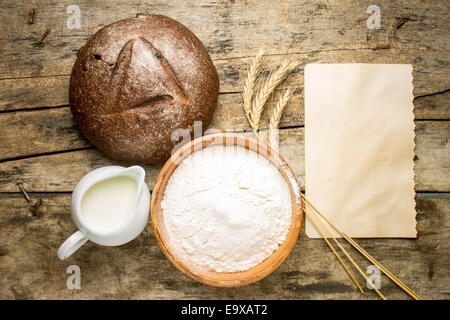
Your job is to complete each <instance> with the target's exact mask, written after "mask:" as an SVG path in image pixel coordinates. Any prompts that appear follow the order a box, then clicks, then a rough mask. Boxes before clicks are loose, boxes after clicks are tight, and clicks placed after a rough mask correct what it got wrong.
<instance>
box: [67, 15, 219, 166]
mask: <svg viewBox="0 0 450 320" xmlns="http://www.w3.org/2000/svg"><path fill="white" fill-rule="evenodd" d="M218 92H219V79H218V76H217V72H216V70H215V68H214V64H213V63H212V61H211V58H210V57H209V55H208V52H207V51H206V49H205V48H204V47H203V45H202V43H201V42H200V40H199V39H198V38H197V37H196V36H195V35H194V34H193V33H192V32H191V31H189V30H188V29H187V28H186V27H185V26H183V25H182V24H180V23H179V22H177V21H175V20H173V19H170V18H168V17H165V16H162V15H139V17H137V18H130V19H125V20H121V21H117V22H115V23H112V24H110V25H108V26H105V27H103V28H102V29H101V30H99V31H98V32H97V33H96V34H95V35H93V36H92V37H91V38H90V39H89V40H88V42H87V43H86V44H85V45H84V46H83V47H82V48H81V49H80V50H79V51H78V54H77V61H76V62H75V65H74V67H73V69H72V75H71V78H70V90H69V101H70V109H71V111H72V114H73V116H74V118H75V121H76V122H77V124H78V127H79V129H80V131H81V132H82V134H83V135H84V136H85V137H86V138H87V139H88V140H89V141H90V142H91V143H92V144H94V145H95V146H97V147H98V148H99V149H101V150H102V151H104V152H105V153H106V154H108V155H109V156H111V157H113V158H116V159H120V160H127V161H133V162H145V163H163V162H164V161H166V160H167V159H168V158H169V157H170V155H171V152H172V150H173V148H174V146H175V145H177V144H178V143H179V142H180V141H178V140H176V139H173V137H172V134H173V132H176V130H178V129H185V130H187V131H188V132H189V134H190V135H191V137H192V136H193V133H194V130H193V124H194V122H195V121H201V122H202V132H204V130H206V128H207V126H208V124H209V122H210V121H211V118H212V115H213V112H214V108H215V106H216V104H217V97H218ZM183 141H184V140H183Z"/></svg>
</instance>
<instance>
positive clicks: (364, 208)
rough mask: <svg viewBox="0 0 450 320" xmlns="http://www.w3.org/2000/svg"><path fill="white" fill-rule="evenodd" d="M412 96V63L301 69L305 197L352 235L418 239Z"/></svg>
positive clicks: (312, 230) (311, 233) (311, 234)
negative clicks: (303, 105) (302, 81)
mask: <svg viewBox="0 0 450 320" xmlns="http://www.w3.org/2000/svg"><path fill="white" fill-rule="evenodd" d="M412 91H413V86H412V66H411V65H399V64H309V65H307V66H306V67H305V175H306V177H305V180H306V181H305V183H306V184H305V187H306V197H307V198H308V199H309V201H311V202H312V203H313V204H314V205H315V206H316V207H317V208H318V209H319V210H320V211H321V212H322V213H323V214H325V215H326V216H327V217H329V218H330V220H331V221H332V222H333V223H335V224H336V225H337V226H338V227H339V228H340V229H341V230H342V231H344V232H345V233H347V234H348V235H349V236H351V237H406V238H415V237H416V236H417V233H416V220H415V216H416V210H415V200H414V197H415V192H414V171H413V170H414V162H413V161H414V160H413V159H414V146H415V144H414V136H415V134H414V114H413V102H412V101H413V93H412ZM306 233H307V235H308V236H309V237H312V238H318V237H320V235H319V233H318V232H317V231H316V230H315V228H314V226H313V225H312V224H311V223H310V222H308V221H307V222H306ZM335 235H336V236H337V234H335Z"/></svg>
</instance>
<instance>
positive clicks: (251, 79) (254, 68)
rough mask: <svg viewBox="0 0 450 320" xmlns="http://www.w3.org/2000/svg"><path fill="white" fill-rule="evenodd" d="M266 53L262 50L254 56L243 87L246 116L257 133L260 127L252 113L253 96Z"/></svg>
mask: <svg viewBox="0 0 450 320" xmlns="http://www.w3.org/2000/svg"><path fill="white" fill-rule="evenodd" d="M263 55H264V52H263V51H262V50H261V51H259V52H258V54H257V55H256V56H255V57H254V58H253V60H252V63H251V65H250V68H249V69H248V73H247V77H246V79H245V81H244V88H243V100H244V111H245V116H246V117H247V120H248V123H249V124H250V127H251V128H252V129H253V131H254V132H255V133H256V134H257V132H258V127H257V126H256V125H255V122H254V120H253V118H252V116H251V114H252V110H251V109H252V97H253V93H254V91H255V84H256V80H257V79H258V76H259V74H260V70H261V60H262V57H263Z"/></svg>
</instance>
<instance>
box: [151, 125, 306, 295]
mask: <svg viewBox="0 0 450 320" xmlns="http://www.w3.org/2000/svg"><path fill="white" fill-rule="evenodd" d="M212 145H238V146H241V147H245V148H247V149H250V150H253V151H255V152H258V153H259V154H262V155H264V156H265V157H266V158H268V159H269V160H270V161H271V162H272V163H273V164H274V165H275V166H276V167H277V168H278V169H279V171H280V172H281V174H282V175H283V177H284V178H285V180H286V181H287V183H288V185H289V189H290V193H291V200H292V218H291V226H290V229H289V232H288V234H287V235H286V240H285V241H284V242H283V243H282V244H281V245H279V247H278V249H277V250H275V251H274V252H273V253H272V255H271V256H270V257H268V258H267V259H265V260H264V261H263V262H261V263H260V264H258V265H257V266H255V267H253V268H251V269H249V270H246V271H241V272H220V273H219V272H215V271H205V270H202V269H199V268H197V267H195V266H193V265H192V264H190V263H189V262H188V261H186V260H185V259H184V258H183V257H182V256H181V255H180V254H178V253H177V252H176V251H175V249H174V248H173V247H172V245H171V243H170V241H169V239H168V236H167V233H166V229H165V226H164V221H163V214H162V211H161V201H162V199H163V196H164V190H165V188H166V185H167V182H168V181H169V178H170V176H171V175H172V173H173V172H174V171H175V169H176V168H177V166H178V165H179V164H180V163H181V161H182V160H183V159H184V158H186V157H187V156H188V155H190V154H191V153H193V152H195V151H197V150H200V149H202V148H205V147H208V146H212ZM302 213H303V211H302V201H301V197H300V188H299V186H298V183H297V181H296V180H295V176H294V174H293V172H292V170H291V168H290V167H289V166H288V164H287V163H286V161H284V159H283V158H282V157H281V156H280V155H279V154H278V153H277V152H276V151H275V150H274V149H272V148H270V147H269V146H268V145H266V144H265V143H262V142H260V141H259V140H257V139H255V138H253V137H250V136H248V135H243V134H234V133H218V134H212V135H206V136H203V137H201V138H197V139H195V140H193V141H191V142H189V143H187V144H185V145H184V146H182V147H181V148H179V149H178V150H177V151H175V153H174V154H173V155H172V157H171V158H170V159H169V160H167V162H166V164H165V165H164V167H163V168H162V169H161V172H160V173H159V175H158V177H157V179H156V184H155V187H154V189H153V193H152V201H151V220H152V225H153V230H154V233H155V237H156V239H157V240H158V243H159V245H160V247H161V249H162V251H163V252H164V254H165V255H166V257H167V258H168V259H169V260H170V262H172V263H173V264H174V265H175V267H177V268H178V269H179V270H181V271H182V272H184V273H185V274H186V275H188V276H189V277H191V278H193V279H195V280H197V281H200V282H203V283H205V284H208V285H212V286H216V287H237V286H242V285H246V284H249V283H252V282H255V281H258V280H260V279H262V278H264V277H265V276H267V275H269V274H270V273H272V272H273V271H274V270H275V269H276V268H278V266H279V265H280V264H281V263H282V262H283V261H284V260H285V259H286V258H287V256H288V255H289V253H290V252H291V251H292V249H293V248H294V246H295V243H296V242H297V238H298V236H299V234H300V227H301V222H302Z"/></svg>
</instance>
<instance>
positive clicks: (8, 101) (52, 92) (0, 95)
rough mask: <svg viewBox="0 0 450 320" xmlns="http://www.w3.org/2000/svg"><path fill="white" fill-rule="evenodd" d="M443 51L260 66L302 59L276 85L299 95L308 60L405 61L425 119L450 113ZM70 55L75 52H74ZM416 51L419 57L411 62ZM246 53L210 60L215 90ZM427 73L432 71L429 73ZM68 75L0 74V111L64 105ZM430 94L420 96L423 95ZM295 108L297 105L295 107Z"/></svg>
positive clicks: (239, 67) (233, 84) (331, 56)
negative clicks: (10, 76)
mask: <svg viewBox="0 0 450 320" xmlns="http://www.w3.org/2000/svg"><path fill="white" fill-rule="evenodd" d="M444 54H447V53H443V52H440V53H435V54H434V55H433V54H432V53H430V52H427V51H425V50H422V51H420V50H418V49H414V50H410V51H407V52H406V51H405V50H397V49H393V50H389V51H388V52H385V51H384V50H381V51H380V50H375V51H374V50H370V49H362V50H339V51H330V52H327V51H323V52H310V53H308V54H281V55H272V56H268V57H266V65H265V67H264V69H265V70H273V69H274V68H276V66H277V65H278V64H279V63H281V62H282V61H285V60H290V61H294V60H296V61H297V60H298V61H302V66H301V67H300V68H299V69H298V70H296V71H295V72H294V73H293V74H292V75H291V76H290V77H289V79H288V81H287V82H286V83H285V84H284V85H282V86H281V88H283V87H286V86H287V85H289V86H295V87H297V88H299V90H298V92H297V95H299V99H300V98H302V92H303V90H302V89H303V68H304V66H305V65H306V64H308V63H411V64H413V67H414V70H415V72H414V80H413V84H414V95H415V96H418V98H417V99H416V101H415V103H416V108H417V109H416V116H417V117H418V118H419V119H420V118H426V119H430V111H427V110H428V109H427V108H424V107H423V104H424V103H425V105H427V103H428V104H431V106H429V109H430V110H432V114H433V117H432V118H437V117H440V118H450V111H449V108H448V106H449V104H450V102H449V99H450V98H449V95H448V92H446V90H447V91H448V89H449V88H450V77H449V76H448V74H447V72H446V67H445V65H444V64H442V61H441V63H436V61H435V59H437V57H439V56H443V55H444ZM74 55H75V54H74ZM417 55H420V56H422V57H423V59H421V60H418V61H419V62H418V63H416V62H415V61H414V60H416V58H417ZM250 59H251V58H238V59H230V60H221V61H215V62H214V64H215V66H216V68H217V71H218V74H219V80H220V92H221V93H237V92H241V91H242V80H243V79H244V77H245V75H246V73H247V68H248V64H249V63H250ZM430 73H433V76H432V77H430ZM68 85H69V74H67V75H62V76H56V77H55V76H39V77H31V78H19V79H3V80H2V79H0V111H13V110H17V109H33V108H38V107H42V106H61V105H68V104H69V100H68ZM439 92H441V94H437V95H435V96H430V97H420V96H423V95H432V94H434V93H439ZM300 110H303V108H301V109H300Z"/></svg>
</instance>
